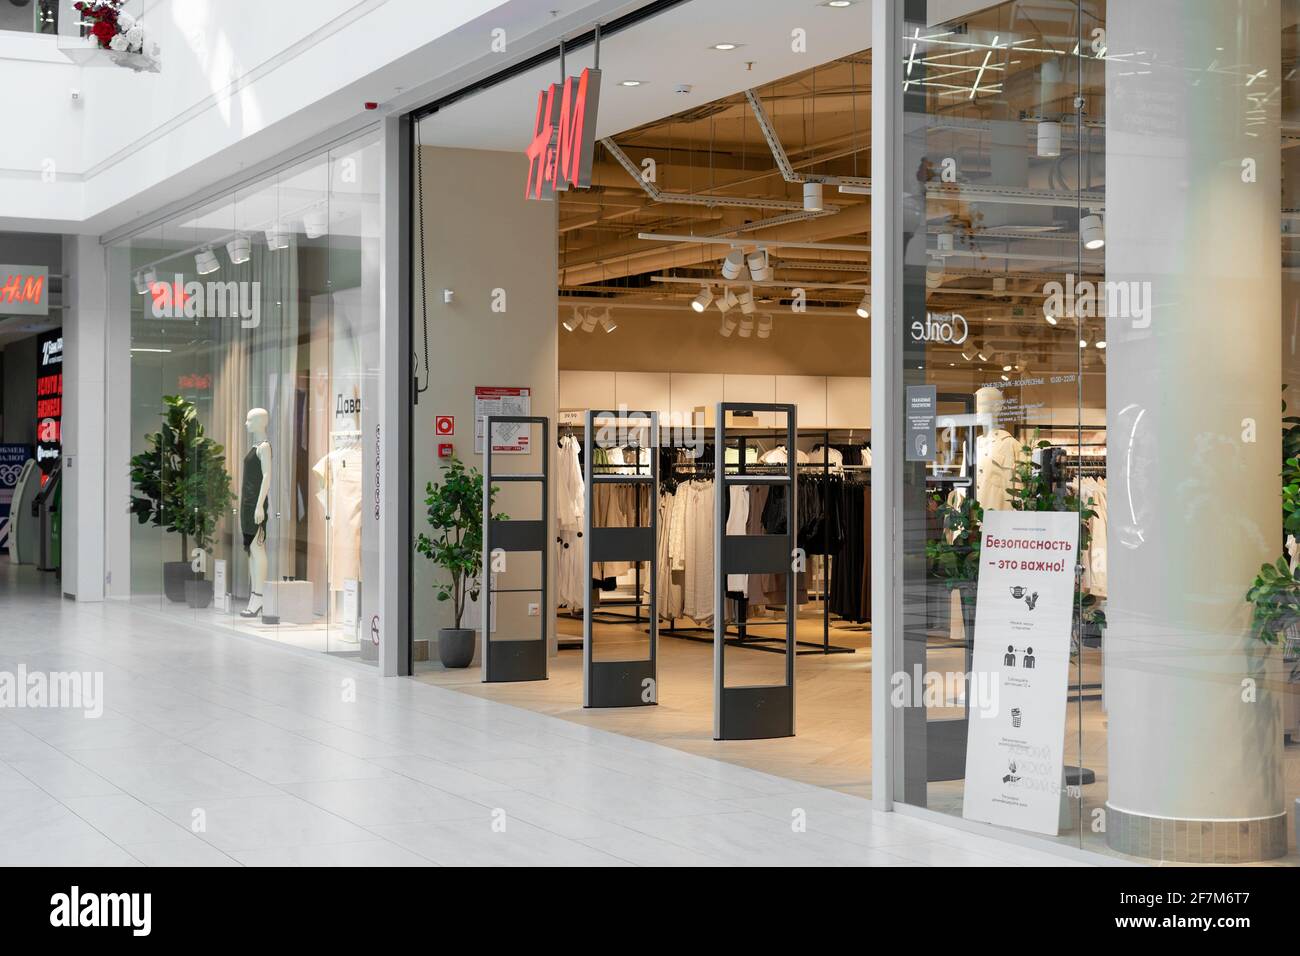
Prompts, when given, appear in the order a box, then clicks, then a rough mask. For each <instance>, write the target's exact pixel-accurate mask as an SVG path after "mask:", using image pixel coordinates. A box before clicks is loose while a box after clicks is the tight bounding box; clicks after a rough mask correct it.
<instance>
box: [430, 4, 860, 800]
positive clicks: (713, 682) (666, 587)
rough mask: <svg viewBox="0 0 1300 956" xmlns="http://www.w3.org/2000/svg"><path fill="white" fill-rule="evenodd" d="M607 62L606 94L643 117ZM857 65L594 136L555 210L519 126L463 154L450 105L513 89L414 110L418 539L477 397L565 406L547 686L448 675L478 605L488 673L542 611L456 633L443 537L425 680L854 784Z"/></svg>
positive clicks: (499, 601)
mask: <svg viewBox="0 0 1300 956" xmlns="http://www.w3.org/2000/svg"><path fill="white" fill-rule="evenodd" d="M653 22H657V21H653ZM642 42H645V41H644V40H643V41H642ZM841 42H842V41H841ZM613 48H614V44H613V43H610V44H607V46H606V49H605V51H604V53H603V55H602V56H603V62H604V63H605V64H606V69H605V76H604V81H603V92H602V100H601V108H602V110H605V109H612V110H617V111H618V112H619V114H620V115H625V116H634V115H636V110H635V108H629V107H628V106H627V104H628V102H629V101H628V100H627V99H626V98H627V97H630V96H632V95H633V93H632V90H633V89H635V88H636V87H637V86H638V85H640V84H628V85H624V84H622V83H619V82H617V79H615V78H613V77H614V74H613V72H612V68H611V67H610V66H609V65H608V64H611V63H614V62H617V56H616V54H615V53H613V52H611V50H612V49H613ZM583 52H586V53H588V54H589V53H590V51H580V52H577V53H575V52H573V51H570V53H569V63H568V72H569V73H570V74H576V73H577V72H579V71H580V70H581V69H582V68H583V67H584V66H587V65H590V64H589V63H588V62H586V61H585V60H584V58H583ZM715 52H716V53H717V54H718V55H719V56H721V55H722V51H715ZM552 73H554V70H553V69H548V70H547V72H546V75H545V76H539V77H537V78H536V79H535V80H534V81H533V82H535V83H536V84H538V85H539V86H541V85H544V84H545V83H549V82H552V81H553V80H554V79H555V77H554V76H552ZM869 75H870V57H869V54H867V53H862V52H852V51H850V50H846V51H845V52H844V55H842V56H841V57H839V58H837V59H834V60H831V61H829V62H826V63H823V64H820V65H818V66H816V67H812V68H803V69H801V70H799V71H798V72H795V71H793V70H787V71H786V74H785V75H783V76H782V75H775V76H774V75H769V76H766V77H755V78H754V80H753V85H752V86H750V87H749V88H747V89H746V88H741V89H739V90H736V89H735V87H734V86H733V87H732V91H731V92H727V93H725V95H721V94H720V95H718V96H717V97H716V98H713V99H709V100H704V99H702V98H700V97H697V96H691V97H690V105H689V106H688V108H686V109H684V110H682V111H680V112H675V113H673V114H671V115H666V116H662V117H661V118H657V119H650V118H649V117H646V118H644V119H641V120H640V121H639V122H638V123H637V124H635V125H632V126H630V127H629V128H626V129H625V130H624V131H623V132H618V133H615V134H614V135H612V136H608V137H604V138H601V139H600V140H599V141H598V145H597V146H596V149H595V152H594V157H593V163H592V172H591V184H590V186H589V187H587V188H572V189H568V190H563V191H559V192H557V193H555V197H554V199H553V201H549V202H538V201H533V200H529V199H525V198H523V192H524V189H523V184H524V183H525V181H526V180H527V178H528V174H529V162H528V159H527V157H526V156H525V155H524V146H526V145H527V144H526V142H524V141H521V142H520V143H519V144H518V149H517V150H516V149H512V148H506V144H505V143H502V144H499V145H500V146H501V148H499V149H491V150H487V149H465V148H462V147H463V145H464V128H463V126H462V124H461V123H460V120H461V119H464V118H465V117H464V116H463V115H462V113H461V112H458V111H462V110H463V109H465V108H467V106H468V105H469V104H473V103H476V101H477V100H478V99H479V98H480V97H484V98H490V99H492V100H493V101H495V102H498V103H500V102H504V100H505V94H504V93H503V92H501V91H500V89H499V88H493V89H492V90H491V91H489V92H488V93H485V94H480V95H479V97H474V98H470V99H467V100H465V101H464V102H463V103H456V104H454V105H453V106H451V107H449V108H447V109H445V110H442V111H439V112H438V113H436V114H433V115H432V116H429V117H427V118H425V119H423V120H422V121H420V122H419V124H418V125H419V129H418V133H417V137H416V138H417V140H418V143H419V146H418V147H417V160H416V163H415V165H416V167H417V181H418V184H419V187H420V188H419V189H418V190H417V193H416V196H415V197H414V202H415V203H417V204H418V203H420V202H422V206H421V207H417V217H418V218H419V221H420V222H421V223H422V230H421V232H420V233H419V235H418V239H419V241H418V242H417V247H416V248H415V249H414V250H413V254H412V261H413V263H415V270H416V274H417V276H420V277H421V278H422V284H423V289H421V288H419V283H417V289H416V294H415V301H416V303H417V314H416V316H415V325H414V328H413V342H414V348H415V351H416V353H417V355H421V356H423V355H424V354H426V353H425V352H424V346H425V343H426V342H427V344H428V351H427V355H428V358H427V365H426V366H425V367H424V368H421V369H420V374H419V375H418V376H417V379H418V383H417V384H418V388H419V389H420V390H421V391H420V395H419V399H418V402H417V404H416V406H415V410H414V416H415V425H414V430H415V434H416V435H417V436H419V435H422V434H424V435H437V436H438V438H437V441H436V442H435V443H432V444H431V446H430V447H429V453H427V454H424V455H418V454H417V456H416V463H415V474H414V476H413V483H412V484H413V488H414V489H416V492H415V493H416V495H417V496H418V498H417V501H416V502H415V506H414V507H413V509H412V510H413V514H414V521H413V528H412V533H413V536H414V537H417V538H418V536H419V535H421V534H424V535H425V536H426V538H430V539H432V538H435V537H436V534H437V533H439V529H437V528H436V527H435V524H436V523H437V522H439V521H441V519H440V518H439V517H438V515H436V514H435V511H436V510H437V509H436V503H437V502H438V501H440V500H442V499H443V496H444V493H445V492H446V490H447V489H448V483H447V481H448V479H447V476H448V474H450V473H451V472H452V471H453V470H454V469H455V468H456V467H457V466H456V465H455V464H453V462H461V463H463V464H464V465H465V466H467V467H473V468H476V469H477V470H478V471H480V472H481V471H482V469H483V466H484V462H483V448H484V438H485V436H484V434H483V432H484V429H483V428H482V426H481V425H480V424H479V423H478V421H477V417H478V410H479V409H480V408H484V407H487V406H486V405H485V404H484V402H485V401H489V402H490V401H500V400H502V399H504V400H506V401H507V402H508V403H510V406H511V407H510V411H511V412H513V413H514V414H519V415H534V416H543V417H546V418H547V419H548V420H549V421H551V422H553V423H554V426H553V429H552V431H551V438H550V445H551V447H550V448H549V449H548V452H549V454H551V455H553V456H554V458H553V464H552V465H551V467H550V469H549V474H550V476H551V478H550V481H549V486H550V487H549V502H550V505H551V536H552V539H553V547H552V551H551V554H550V569H549V575H548V578H549V580H550V582H551V586H550V589H549V594H548V595H547V597H546V599H545V611H544V613H546V614H547V615H548V621H547V622H546V623H547V625H548V627H549V630H550V640H551V643H552V646H553V656H552V658H551V660H550V662H549V674H548V679H547V680H544V681H528V682H523V681H519V682H490V683H486V682H484V680H483V673H482V670H481V669H480V667H478V666H470V667H466V668H458V667H455V666H448V665H447V664H446V663H444V661H443V660H442V649H443V647H444V645H445V643H446V641H447V637H446V634H447V631H448V630H455V629H456V628H455V627H453V625H459V628H460V629H464V628H467V627H471V626H475V627H479V628H482V625H483V620H484V612H485V610H488V614H489V619H490V621H491V623H490V624H489V625H488V633H487V634H483V633H482V632H481V631H480V634H479V639H478V643H477V652H476V653H477V655H478V656H477V657H476V658H475V663H476V664H477V663H478V662H479V660H480V659H481V655H482V653H483V647H484V646H485V644H487V645H491V646H493V647H495V646H496V645H497V644H498V643H499V642H500V641H502V640H508V639H511V638H512V637H513V636H514V634H515V633H516V632H517V633H518V634H519V635H520V637H521V639H522V637H523V636H524V635H525V634H526V633H527V632H529V631H530V628H531V627H533V626H535V625H531V624H530V623H529V622H528V621H527V620H526V617H527V615H526V614H523V615H520V614H518V613H516V614H513V615H512V614H511V612H510V608H509V607H508V606H507V605H505V604H504V603H503V601H504V600H505V599H504V598H502V597H499V596H494V597H493V599H492V601H491V602H484V598H483V593H484V592H485V591H486V587H485V588H481V589H479V592H480V593H478V594H475V595H470V596H469V598H468V599H467V604H468V609H467V610H466V612H465V613H464V614H463V615H460V616H459V620H456V617H457V615H456V614H455V613H454V611H455V604H456V600H455V596H454V594H453V595H452V597H451V598H450V599H449V600H440V599H439V593H440V588H441V587H445V586H446V585H447V584H448V583H450V582H451V580H452V578H451V575H450V573H449V569H448V567H447V566H446V564H445V563H443V562H439V561H437V560H434V559H433V558H432V557H431V554H430V553H429V552H430V549H425V553H424V554H423V556H420V555H417V557H416V559H415V566H414V575H413V577H414V587H413V613H412V619H413V621H415V622H416V623H415V625H414V628H415V629H414V633H413V634H412V639H413V651H414V653H413V658H414V660H415V661H416V665H415V667H416V677H417V679H419V680H422V681H427V682H430V683H435V684H439V685H443V686H449V687H454V688H456V689H457V690H460V691H463V692H466V693H472V694H476V695H481V696H484V697H488V698H490V699H492V700H496V701H502V702H506V703H511V704H515V705H518V706H521V707H524V708H528V709H532V710H537V711H541V712H544V713H548V714H552V715H555V716H559V717H562V718H564V719H566V720H570V721H573V722H575V723H580V724H584V725H587V726H591V727H597V728H601V729H606V730H611V731H614V732H617V733H621V734H627V735H630V736H634V737H638V738H641V739H645V740H649V741H654V742H657V743H661V744H665V745H668V746H671V747H675V748H678V749H682V750H686V751H689V752H692V753H697V754H701V755H705V756H709V757H713V758H717V759H722V760H727V761H731V762H735V763H738V764H742V765H745V766H748V767H751V768H754V769H757V770H761V771H764V772H767V773H773V774H778V775H781V776H784V777H787V778H793V779H796V780H800V781H804V782H808V783H812V784H817V785H822V786H827V787H834V788H837V789H841V790H844V791H847V792H852V793H855V794H859V795H867V794H869V792H870V764H871V726H870V715H871V656H872V655H871V641H872V633H871V618H872V613H871V589H870V578H871V558H872V556H871V547H870V537H871V524H870V511H871V495H872V481H871V474H872V473H871V465H872V458H871V403H870V394H871V388H870V378H869V376H870V345H871V343H870V335H869V331H870V324H869V320H868V317H869V307H868V304H869V285H868V279H869V269H870V258H869V247H868V240H867V233H868V230H869V223H870V206H869V197H868V195H867V190H866V188H865V185H864V184H865V183H866V181H867V180H866V176H867V172H868V168H869V155H868V146H869V135H868V134H869V130H870V119H871V117H870V95H869V90H868V79H869ZM512 82H513V81H512ZM516 85H518V86H519V95H527V96H530V97H531V98H532V99H533V100H535V97H536V94H535V91H534V92H532V93H527V92H526V91H525V88H526V87H527V86H528V83H527V82H523V81H521V82H519V83H518V84H516ZM674 105H678V106H679V107H680V103H676V104H674ZM483 106H484V103H482V102H478V103H477V104H476V106H475V109H476V111H477V115H481V112H482V108H483ZM466 115H467V114H466ZM516 138H517V137H516ZM420 208H422V209H423V215H422V216H421V215H420V214H419V209H420ZM543 250H544V251H543ZM421 293H422V294H421ZM493 407H499V406H493ZM487 440H488V441H490V442H492V443H493V446H494V449H495V442H496V439H495V437H494V436H490V437H488V439H487ZM514 440H515V439H513V438H509V439H507V440H506V442H505V444H506V445H507V449H506V450H509V446H510V443H511V442H512V441H514ZM498 451H499V450H495V451H494V454H493V458H494V462H495V460H496V459H498V458H505V457H506V456H503V455H500V454H498ZM520 452H521V454H530V453H531V449H520ZM493 468H494V473H495V469H496V468H497V465H496V464H494V465H493ZM520 468H521V469H523V466H522V465H521V466H520ZM494 484H495V483H494ZM489 494H493V495H497V494H499V495H500V496H502V497H503V498H509V497H510V496H511V495H513V494H514V489H513V488H507V487H505V486H504V485H503V486H502V487H501V488H500V489H499V490H493V491H491V492H489ZM421 501H423V502H424V507H421V506H420V503H421ZM500 510H502V511H505V512H507V513H510V514H511V515H512V516H514V512H512V511H511V510H510V508H509V507H506V506H504V505H502V506H500ZM527 517H528V518H530V519H531V517H532V515H531V513H530V514H529V515H527ZM491 559H492V556H491V555H490V554H488V555H485V561H487V562H488V563H490V562H491ZM491 578H492V575H491V573H490V572H489V573H488V574H487V575H486V576H485V578H484V581H485V582H490V581H491ZM521 586H523V585H521ZM503 590H504V589H503ZM484 603H490V604H491V607H490V609H485V608H484V607H483V606H481V605H482V604H484ZM449 611H450V612H452V613H449ZM466 622H470V623H466Z"/></svg>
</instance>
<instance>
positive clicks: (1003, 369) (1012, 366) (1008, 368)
mask: <svg viewBox="0 0 1300 956" xmlns="http://www.w3.org/2000/svg"><path fill="white" fill-rule="evenodd" d="M1013 368H1015V366H1014V365H1004V366H1002V371H1004V372H1010V371H1011V370H1012V369H1013Z"/></svg>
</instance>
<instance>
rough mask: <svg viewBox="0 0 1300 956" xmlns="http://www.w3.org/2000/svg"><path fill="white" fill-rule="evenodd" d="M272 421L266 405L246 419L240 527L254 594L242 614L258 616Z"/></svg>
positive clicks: (264, 562) (264, 563) (264, 565)
mask: <svg viewBox="0 0 1300 956" xmlns="http://www.w3.org/2000/svg"><path fill="white" fill-rule="evenodd" d="M270 420H271V416H270V414H269V413H268V412H267V410H266V409H265V408H254V409H252V410H251V411H249V413H248V417H247V418H246V419H245V420H244V427H245V428H247V429H248V437H249V440H250V441H251V442H252V446H251V447H250V448H249V449H248V454H247V455H245V456H244V477H243V482H242V484H241V486H240V495H239V530H240V531H241V532H242V533H243V535H244V552H245V553H246V554H247V555H248V576H249V579H250V581H251V593H250V594H249V595H248V607H247V608H246V609H245V610H243V611H240V612H239V616H240V617H257V616H258V615H259V614H261V613H262V592H263V589H264V588H265V587H266V571H267V557H266V511H267V507H268V505H269V503H270V501H269V499H270V495H271V443H270V442H269V441H267V439H266V429H267V425H268V424H269V422H270Z"/></svg>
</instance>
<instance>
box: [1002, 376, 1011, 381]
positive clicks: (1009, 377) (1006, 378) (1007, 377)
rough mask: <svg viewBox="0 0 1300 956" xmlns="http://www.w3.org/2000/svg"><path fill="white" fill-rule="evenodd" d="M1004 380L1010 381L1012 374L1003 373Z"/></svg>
mask: <svg viewBox="0 0 1300 956" xmlns="http://www.w3.org/2000/svg"><path fill="white" fill-rule="evenodd" d="M1002 381H1004V382H1009V381H1011V376H1010V375H1003V376H1002Z"/></svg>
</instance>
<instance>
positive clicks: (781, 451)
mask: <svg viewBox="0 0 1300 956" xmlns="http://www.w3.org/2000/svg"><path fill="white" fill-rule="evenodd" d="M787 459H788V455H787V452H786V450H785V446H784V445H777V446H776V447H775V448H773V449H772V450H771V451H769V452H765V453H764V454H763V456H762V457H760V458H759V459H758V460H759V461H761V462H762V463H763V464H765V465H784V464H785V463H786V461H787ZM794 460H795V462H796V463H797V464H800V465H806V464H807V463H808V453H807V452H806V451H800V450H799V449H797V448H796V449H795V450H794ZM842 462H843V459H841V463H842Z"/></svg>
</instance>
